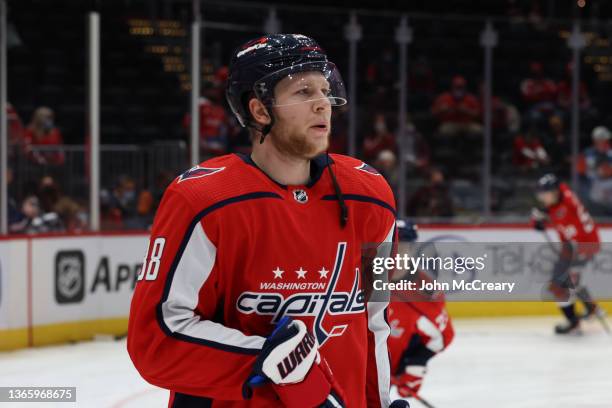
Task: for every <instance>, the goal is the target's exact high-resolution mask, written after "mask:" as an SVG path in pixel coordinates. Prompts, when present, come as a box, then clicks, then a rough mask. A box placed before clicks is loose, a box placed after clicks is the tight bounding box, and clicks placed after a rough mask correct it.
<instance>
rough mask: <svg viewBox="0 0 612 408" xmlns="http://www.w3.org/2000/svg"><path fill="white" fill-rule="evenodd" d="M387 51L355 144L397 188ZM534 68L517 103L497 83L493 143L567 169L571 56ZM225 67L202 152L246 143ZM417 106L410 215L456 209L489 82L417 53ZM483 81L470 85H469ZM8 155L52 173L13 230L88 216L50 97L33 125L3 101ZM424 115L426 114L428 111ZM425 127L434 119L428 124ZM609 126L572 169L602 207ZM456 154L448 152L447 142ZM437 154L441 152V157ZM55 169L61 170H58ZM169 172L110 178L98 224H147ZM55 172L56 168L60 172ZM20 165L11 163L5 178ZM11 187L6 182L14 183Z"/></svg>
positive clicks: (341, 132)
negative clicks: (562, 68)
mask: <svg viewBox="0 0 612 408" xmlns="http://www.w3.org/2000/svg"><path fill="white" fill-rule="evenodd" d="M386 62H388V58H385V56H384V55H383V57H382V58H381V59H380V60H379V61H378V62H376V63H373V64H371V65H370V66H368V68H367V81H366V82H367V85H368V86H367V87H366V88H367V90H368V92H367V98H366V106H362V107H361V109H360V112H363V113H364V115H363V119H362V122H363V124H364V126H362V127H360V128H361V129H364V132H363V133H360V134H359V152H358V156H359V157H361V158H362V159H363V160H364V161H366V162H368V163H370V164H372V165H373V166H374V167H376V168H377V169H378V170H379V171H380V172H381V173H382V174H383V175H384V176H385V177H386V178H387V180H388V181H389V183H390V184H391V186H392V188H393V189H394V191H395V192H396V193H397V189H398V186H399V183H398V181H399V178H400V177H401V176H402V175H400V174H399V173H398V171H399V170H398V168H399V158H400V157H399V146H400V141H399V140H398V135H397V120H394V117H395V116H394V115H395V113H393V114H389V112H392V106H386V105H388V101H389V100H391V99H392V98H391V96H390V93H391V92H393V91H394V89H395V87H396V84H395V83H394V82H393V79H392V78H393V77H392V76H391V75H388V72H387V71H388V70H389V69H390V67H389V66H388V65H385V63H386ZM529 72H530V75H529V76H528V77H526V78H524V79H523V80H522V81H521V83H520V89H519V92H518V93H519V94H520V97H521V100H520V101H518V103H516V104H515V103H512V102H510V99H509V98H504V97H502V96H498V95H495V94H493V97H492V114H493V115H492V128H493V137H494V147H499V146H501V147H504V148H505V151H503V152H502V155H501V156H500V157H502V159H506V160H508V161H509V162H510V163H511V171H512V172H513V174H514V175H516V176H529V175H533V176H534V177H535V176H537V175H538V174H541V173H542V172H545V171H554V172H556V173H557V174H559V175H560V176H562V177H568V176H569V174H570V170H571V165H572V157H571V145H570V134H569V129H568V126H567V124H568V122H569V120H570V119H569V118H570V108H571V74H572V66H571V64H568V66H567V69H566V76H565V77H564V78H561V79H559V80H558V81H555V80H553V79H551V78H549V77H547V76H546V74H545V70H544V67H543V64H542V63H541V62H538V61H534V62H532V63H530V66H529ZM226 79H227V68H226V67H221V68H219V69H218V70H216V72H215V73H214V75H213V76H212V77H211V78H210V80H208V81H206V82H205V83H204V85H203V89H202V94H201V95H202V96H201V99H200V109H199V114H200V153H201V157H202V159H203V160H205V159H207V158H210V157H213V156H218V155H223V154H227V153H230V152H243V153H248V152H249V150H250V141H249V136H248V133H247V132H246V131H245V129H243V128H241V127H240V126H239V125H238V123H237V122H236V120H235V119H234V118H233V115H231V112H229V110H228V108H227V105H226V103H225V100H224V84H225V81H226ZM409 80H410V85H411V88H410V101H409V106H410V115H409V116H408V117H406V119H405V120H406V123H405V125H406V135H407V136H406V140H407V142H406V143H407V148H406V150H405V152H406V155H405V157H404V159H405V160H406V161H407V162H408V165H409V174H407V175H406V176H407V177H410V178H412V179H413V180H414V179H419V180H420V184H419V185H418V187H416V188H415V189H413V191H411V192H410V195H409V199H408V203H407V208H406V209H405V211H406V213H407V215H409V216H415V217H452V216H454V215H456V214H457V211H456V208H455V203H454V197H453V194H452V193H451V189H450V187H449V181H448V179H449V177H450V178H451V179H452V178H453V177H456V175H457V174H459V173H460V171H461V168H463V166H461V163H462V162H466V161H467V162H469V161H473V160H478V156H477V155H475V154H474V151H476V152H477V151H478V150H479V149H481V147H478V146H481V143H482V138H483V95H484V91H483V89H484V85H483V84H482V83H479V84H474V85H473V86H471V84H470V83H469V82H468V80H467V79H466V78H465V77H463V76H462V75H459V74H457V75H454V76H452V77H451V80H450V83H449V84H448V88H447V89H446V90H443V91H442V92H438V93H437V92H436V89H438V85H437V81H436V77H435V75H434V73H433V72H432V70H431V68H429V67H428V64H427V60H426V59H425V58H418V59H417V61H416V63H415V65H414V66H413V67H412V69H411V72H410V76H409ZM476 85H477V88H478V92H477V93H475V92H473V91H472V89H473V88H474V87H476ZM579 89H580V95H579V106H580V111H581V115H582V117H583V118H584V119H583V120H584V122H585V123H587V124H590V123H597V111H596V110H595V108H594V107H593V106H592V104H591V99H590V97H589V89H588V87H587V85H586V84H585V83H584V82H582V83H580V84H579ZM345 113H346V110H339V111H338V112H336V113H335V114H334V126H333V137H332V140H331V145H330V151H331V152H336V153H346V152H347V140H348V134H347V133H348V126H347V123H346V114H345ZM8 117H9V140H10V146H11V149H10V156H11V159H12V158H14V157H15V156H20V157H21V158H22V159H25V160H27V161H28V162H29V163H30V165H32V166H43V167H44V168H45V169H48V170H49V171H48V174H45V175H44V176H43V177H42V178H40V179H39V180H37V182H36V183H31V184H35V185H31V186H29V187H28V188H27V189H25V190H26V193H24V194H22V197H20V198H19V199H16V198H15V197H11V198H10V200H9V206H10V208H9V214H10V220H9V223H10V231H11V232H12V233H40V232H56V231H70V232H78V231H82V230H85V229H86V228H87V224H88V220H87V216H88V207H87V203H86V202H85V201H86V200H82V199H81V200H79V199H76V198H71V197H68V196H67V195H66V194H63V193H62V188H61V180H60V181H58V180H57V178H54V176H53V174H54V171H53V169H57V168H61V167H62V166H63V165H64V163H65V160H66V157H65V154H64V152H63V150H62V146H63V138H62V133H61V131H60V127H58V125H57V124H56V121H55V114H54V111H53V109H51V108H50V107H45V106H42V107H39V108H37V109H36V110H35V111H34V113H33V114H32V117H31V118H30V121H29V123H28V124H27V125H25V126H24V125H23V123H22V121H21V119H20V117H19V115H18V113H17V112H16V110H15V109H14V108H13V107H12V106H11V105H9V106H8ZM423 117H425V118H427V120H428V121H430V123H432V124H433V126H430V127H429V131H428V132H427V134H424V133H422V132H421V131H420V130H419V129H418V128H417V125H416V122H417V120H413V118H423ZM420 123H426V122H423V121H422V120H421V122H420ZM182 126H183V128H184V131H185V137H186V138H187V134H188V133H189V126H190V116H189V114H188V113H186V114H185V116H184V119H183V124H182ZM425 127H427V126H425ZM611 138H612V133H611V132H610V130H609V129H608V128H607V127H605V126H602V125H598V126H595V127H594V128H593V129H592V132H591V138H590V146H589V147H587V148H586V149H583V150H582V151H581V152H580V156H579V159H578V160H577V169H578V172H579V174H580V176H581V193H583V195H584V196H585V198H586V201H587V202H588V203H589V205H590V207H592V209H594V212H595V213H596V214H604V215H611V214H610V208H612V146H611V143H610V140H611ZM446 150H448V151H450V152H451V153H452V154H451V155H450V156H448V157H445V156H443V155H441V154H440V152H442V151H446ZM440 158H441V159H440ZM55 174H58V173H55ZM174 176H175V175H174V174H169V173H163V172H162V174H159V176H158V180H156V182H155V185H154V186H149V188H145V187H144V185H143V184H144V181H143V180H136V179H135V178H134V176H133V175H129V174H122V175H120V176H119V177H118V178H117V179H116V180H115V182H114V184H113V185H110V186H104V187H103V189H102V191H101V196H100V200H101V201H100V202H101V208H102V228H103V229H146V228H148V226H149V225H150V224H151V222H152V217H153V215H154V213H155V209H156V207H157V204H158V203H159V200H160V199H161V195H162V193H163V190H164V188H165V186H166V185H167V184H168V183H169V182H170V181H171V180H172V178H173V177H174ZM56 177H57V176H56ZM13 179H14V175H13V172H12V169H10V168H9V184H11V183H12V182H13ZM9 190H10V189H9Z"/></svg>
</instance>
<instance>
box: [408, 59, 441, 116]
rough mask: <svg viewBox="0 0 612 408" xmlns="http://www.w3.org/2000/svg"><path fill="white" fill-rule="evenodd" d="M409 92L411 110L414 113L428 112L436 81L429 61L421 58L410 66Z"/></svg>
mask: <svg viewBox="0 0 612 408" xmlns="http://www.w3.org/2000/svg"><path fill="white" fill-rule="evenodd" d="M408 89H409V90H410V92H408V97H409V102H408V103H409V105H410V109H411V110H413V111H427V112H428V113H429V107H430V106H431V102H432V100H433V98H434V92H435V90H436V80H435V78H434V74H433V70H432V69H431V65H430V63H429V60H428V59H427V58H426V57H424V56H422V55H421V56H419V57H417V59H416V60H415V61H414V64H411V66H410V72H409V75H408Z"/></svg>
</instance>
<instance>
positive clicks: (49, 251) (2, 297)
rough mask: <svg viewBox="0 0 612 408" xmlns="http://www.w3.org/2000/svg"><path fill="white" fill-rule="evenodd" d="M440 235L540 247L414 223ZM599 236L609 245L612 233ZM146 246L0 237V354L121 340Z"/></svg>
mask: <svg viewBox="0 0 612 408" xmlns="http://www.w3.org/2000/svg"><path fill="white" fill-rule="evenodd" d="M551 235H552V232H551ZM441 236H444V237H455V238H458V239H463V240H469V241H474V242H545V240H544V238H543V236H542V235H541V234H538V233H536V232H534V231H533V230H531V229H529V228H527V227H525V226H514V227H508V226H504V227H501V226H485V227H482V226H480V227H465V226H462V227H459V226H436V227H433V226H431V227H427V226H421V229H420V237H419V240H420V241H427V240H432V239H436V237H441ZM601 237H602V241H604V242H612V228H603V229H602V230H601ZM147 242H148V236H147V235H146V234H140V233H136V234H86V235H79V236H62V237H57V236H36V237H18V238H10V239H9V238H5V239H0V350H8V349H16V348H22V347H27V346H38V345H45V344H52V343H61V342H67V341H76V340H83V339H88V338H92V337H93V336H95V335H124V334H125V333H126V332H127V316H128V311H129V305H130V299H131V293H132V291H133V287H134V284H135V281H136V276H137V275H138V273H139V271H140V268H141V264H142V258H143V256H144V254H145V251H146V246H147ZM605 306H606V307H607V309H608V311H609V312H612V308H610V303H606V305H605ZM448 309H449V311H450V313H451V315H452V316H454V317H464V316H470V317H474V316H488V317H492V316H513V315H514V316H516V315H542V314H554V313H556V306H555V304H554V303H544V302H449V304H448Z"/></svg>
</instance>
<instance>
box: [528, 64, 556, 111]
mask: <svg viewBox="0 0 612 408" xmlns="http://www.w3.org/2000/svg"><path fill="white" fill-rule="evenodd" d="M529 73H530V76H529V77H528V78H526V79H524V80H523V81H522V82H521V95H522V96H523V101H524V102H525V104H526V107H527V110H528V111H530V113H532V114H533V113H535V112H539V113H543V114H545V115H546V116H548V115H550V114H552V113H553V112H554V110H555V103H556V101H557V86H556V85H555V83H554V82H553V81H552V80H551V79H549V78H546V77H545V76H544V66H543V65H542V63H541V62H538V61H532V62H531V63H530V64H529Z"/></svg>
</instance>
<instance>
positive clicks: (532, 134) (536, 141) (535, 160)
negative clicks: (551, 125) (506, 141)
mask: <svg viewBox="0 0 612 408" xmlns="http://www.w3.org/2000/svg"><path fill="white" fill-rule="evenodd" d="M539 132H540V131H539V128H538V127H537V126H536V125H531V126H530V127H529V129H528V130H527V131H526V132H524V134H520V133H519V134H518V135H516V137H515V138H514V143H513V149H512V162H513V163H514V165H515V166H517V167H518V168H519V169H521V170H523V171H530V170H535V169H539V168H541V167H542V166H544V165H547V164H548V163H549V162H550V158H549V156H548V153H546V150H545V149H544V146H543V145H542V142H541V141H540V138H539V137H538V134H539Z"/></svg>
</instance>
